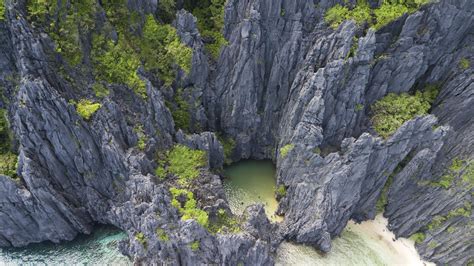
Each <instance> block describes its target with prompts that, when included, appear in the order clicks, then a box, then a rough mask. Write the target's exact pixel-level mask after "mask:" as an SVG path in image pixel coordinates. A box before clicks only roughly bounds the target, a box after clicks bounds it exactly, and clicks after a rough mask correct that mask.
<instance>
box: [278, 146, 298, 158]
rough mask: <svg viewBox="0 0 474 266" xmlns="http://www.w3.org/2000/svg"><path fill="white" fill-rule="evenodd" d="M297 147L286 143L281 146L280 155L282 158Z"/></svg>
mask: <svg viewBox="0 0 474 266" xmlns="http://www.w3.org/2000/svg"><path fill="white" fill-rule="evenodd" d="M294 147H295V145H294V144H286V145H285V146H283V147H281V148H280V155H281V157H282V158H285V157H286V155H288V153H289V152H290V151H291V150H293V148H294Z"/></svg>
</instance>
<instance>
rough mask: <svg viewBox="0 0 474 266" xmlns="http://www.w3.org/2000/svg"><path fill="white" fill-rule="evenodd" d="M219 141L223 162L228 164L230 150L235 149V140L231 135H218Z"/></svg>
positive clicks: (229, 161) (230, 160) (230, 161)
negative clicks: (226, 136)
mask: <svg viewBox="0 0 474 266" xmlns="http://www.w3.org/2000/svg"><path fill="white" fill-rule="evenodd" d="M219 141H220V142H221V144H222V147H223V149H224V163H225V164H226V165H229V164H231V163H232V159H231V156H232V152H233V151H234V149H235V145H236V144H235V140H234V139H233V138H231V137H229V138H223V137H219Z"/></svg>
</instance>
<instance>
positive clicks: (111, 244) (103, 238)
mask: <svg viewBox="0 0 474 266" xmlns="http://www.w3.org/2000/svg"><path fill="white" fill-rule="evenodd" d="M126 237H127V235H126V234H125V233H123V232H121V231H119V230H118V229H116V228H112V227H108V226H99V227H97V228H96V229H95V230H94V232H93V233H92V234H91V235H80V236H78V237H77V238H76V239H74V241H71V242H65V243H61V244H53V243H41V244H33V245H29V246H27V247H25V248H7V249H0V265H131V262H130V260H129V259H128V258H127V257H125V256H123V255H122V254H121V253H120V251H119V250H118V247H117V244H118V242H119V241H120V240H122V239H124V238H126Z"/></svg>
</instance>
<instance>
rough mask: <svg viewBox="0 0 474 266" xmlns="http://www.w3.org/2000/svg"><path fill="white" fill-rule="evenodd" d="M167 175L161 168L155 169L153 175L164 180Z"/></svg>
mask: <svg viewBox="0 0 474 266" xmlns="http://www.w3.org/2000/svg"><path fill="white" fill-rule="evenodd" d="M167 174H168V172H167V171H166V169H165V168H164V167H163V166H161V165H160V166H158V167H157V168H156V169H155V175H156V176H157V177H159V178H160V179H165V178H166V175H167Z"/></svg>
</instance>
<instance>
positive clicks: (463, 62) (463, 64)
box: [459, 58, 471, 70]
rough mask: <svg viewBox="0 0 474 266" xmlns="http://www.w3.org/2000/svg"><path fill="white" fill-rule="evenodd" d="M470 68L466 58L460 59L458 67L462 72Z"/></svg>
mask: <svg viewBox="0 0 474 266" xmlns="http://www.w3.org/2000/svg"><path fill="white" fill-rule="evenodd" d="M470 66H471V62H470V61H469V59H467V58H462V59H461V60H460V61H459V67H460V68H461V69H463V70H466V69H468V68H469V67H470Z"/></svg>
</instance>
